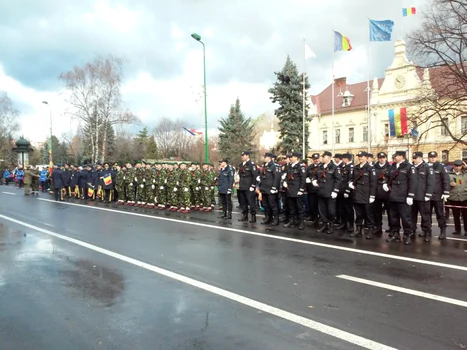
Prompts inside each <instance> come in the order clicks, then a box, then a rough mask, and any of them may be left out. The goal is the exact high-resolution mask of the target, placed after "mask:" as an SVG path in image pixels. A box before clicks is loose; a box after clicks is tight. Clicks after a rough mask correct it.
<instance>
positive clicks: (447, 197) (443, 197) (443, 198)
mask: <svg viewBox="0 0 467 350" xmlns="http://www.w3.org/2000/svg"><path fill="white" fill-rule="evenodd" d="M441 199H442V200H443V201H445V202H446V201H447V200H448V199H449V195H448V194H443V195H442V196H441Z"/></svg>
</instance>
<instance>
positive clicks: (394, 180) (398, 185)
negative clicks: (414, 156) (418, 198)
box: [386, 160, 417, 203]
mask: <svg viewBox="0 0 467 350" xmlns="http://www.w3.org/2000/svg"><path fill="white" fill-rule="evenodd" d="M386 184H387V185H388V186H389V188H390V191H389V200H390V201H391V202H399V203H403V202H405V201H406V200H407V197H409V198H413V197H414V196H415V189H416V188H417V176H416V175H415V168H414V167H413V165H412V164H410V163H409V162H408V161H407V160H404V161H403V162H402V163H400V165H399V167H397V164H396V163H394V164H392V165H391V167H390V168H389V172H388V180H387V182H386Z"/></svg>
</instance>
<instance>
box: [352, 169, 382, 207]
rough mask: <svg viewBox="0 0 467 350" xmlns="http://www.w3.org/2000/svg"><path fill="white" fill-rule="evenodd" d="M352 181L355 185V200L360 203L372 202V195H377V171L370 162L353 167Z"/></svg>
mask: <svg viewBox="0 0 467 350" xmlns="http://www.w3.org/2000/svg"><path fill="white" fill-rule="evenodd" d="M352 182H353V185H354V186H355V190H354V191H353V201H354V203H358V204H368V203H370V201H369V199H370V197H373V198H375V197H376V171H375V168H374V167H373V166H372V165H371V164H368V163H365V164H364V165H363V166H361V165H360V164H359V165H356V166H355V167H354V168H353V174H352Z"/></svg>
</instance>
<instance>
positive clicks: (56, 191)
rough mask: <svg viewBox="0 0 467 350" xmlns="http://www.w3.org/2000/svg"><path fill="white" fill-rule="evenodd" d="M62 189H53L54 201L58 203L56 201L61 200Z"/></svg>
mask: <svg viewBox="0 0 467 350" xmlns="http://www.w3.org/2000/svg"><path fill="white" fill-rule="evenodd" d="M62 190H63V189H62V188H54V196H55V200H56V201H58V200H61V201H62V200H63V192H62Z"/></svg>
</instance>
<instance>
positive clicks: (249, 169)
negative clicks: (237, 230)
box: [237, 151, 258, 223]
mask: <svg viewBox="0 0 467 350" xmlns="http://www.w3.org/2000/svg"><path fill="white" fill-rule="evenodd" d="M242 161H243V162H242V163H241V164H240V165H239V166H238V175H239V176H240V183H239V187H238V190H237V195H238V202H239V204H240V209H241V210H242V217H241V218H240V219H238V221H248V209H249V210H250V214H251V218H250V221H249V222H250V223H254V222H256V194H255V188H256V177H257V176H258V169H257V168H256V164H255V163H253V162H252V161H251V160H250V152H248V151H245V152H243V153H242Z"/></svg>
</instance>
